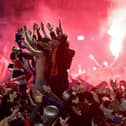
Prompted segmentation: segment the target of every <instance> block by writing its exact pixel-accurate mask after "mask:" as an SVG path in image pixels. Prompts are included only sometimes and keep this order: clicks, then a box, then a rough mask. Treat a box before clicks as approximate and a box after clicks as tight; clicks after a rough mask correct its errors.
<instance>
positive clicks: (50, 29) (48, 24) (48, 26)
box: [47, 22, 54, 31]
mask: <svg viewBox="0 0 126 126" xmlns="http://www.w3.org/2000/svg"><path fill="white" fill-rule="evenodd" d="M53 27H54V26H53V25H51V24H50V23H49V22H48V23H47V28H48V30H49V31H52V30H53Z"/></svg>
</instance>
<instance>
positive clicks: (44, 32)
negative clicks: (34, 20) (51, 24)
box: [41, 22, 49, 38]
mask: <svg viewBox="0 0 126 126" xmlns="http://www.w3.org/2000/svg"><path fill="white" fill-rule="evenodd" d="M41 29H42V32H43V34H44V37H45V38H49V36H48V35H47V33H46V31H45V28H44V23H43V22H41Z"/></svg>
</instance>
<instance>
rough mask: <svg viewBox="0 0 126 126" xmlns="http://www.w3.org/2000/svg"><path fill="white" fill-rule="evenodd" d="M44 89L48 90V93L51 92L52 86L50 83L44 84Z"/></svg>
mask: <svg viewBox="0 0 126 126" xmlns="http://www.w3.org/2000/svg"><path fill="white" fill-rule="evenodd" d="M42 89H43V90H44V91H45V92H46V93H48V94H49V93H51V87H50V85H48V84H44V85H43V86H42Z"/></svg>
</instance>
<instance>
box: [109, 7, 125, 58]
mask: <svg viewBox="0 0 126 126" xmlns="http://www.w3.org/2000/svg"><path fill="white" fill-rule="evenodd" d="M125 21H126V9H125V8H117V9H115V10H114V11H113V12H112V13H111V15H110V28H109V30H108V34H109V35H110V36H111V38H110V51H111V52H112V55H113V56H114V57H116V58H118V57H119V54H120V52H121V50H122V43H123V42H124V39H125V36H126V32H125Z"/></svg>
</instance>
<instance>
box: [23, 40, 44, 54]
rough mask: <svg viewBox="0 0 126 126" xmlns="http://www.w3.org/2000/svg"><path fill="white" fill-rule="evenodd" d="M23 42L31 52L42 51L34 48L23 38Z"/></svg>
mask: <svg viewBox="0 0 126 126" xmlns="http://www.w3.org/2000/svg"><path fill="white" fill-rule="evenodd" d="M24 44H25V46H26V48H27V49H28V50H29V51H30V52H33V53H41V52H42V51H40V50H37V49H34V48H33V47H32V46H31V45H30V44H29V42H28V41H27V40H24Z"/></svg>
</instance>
